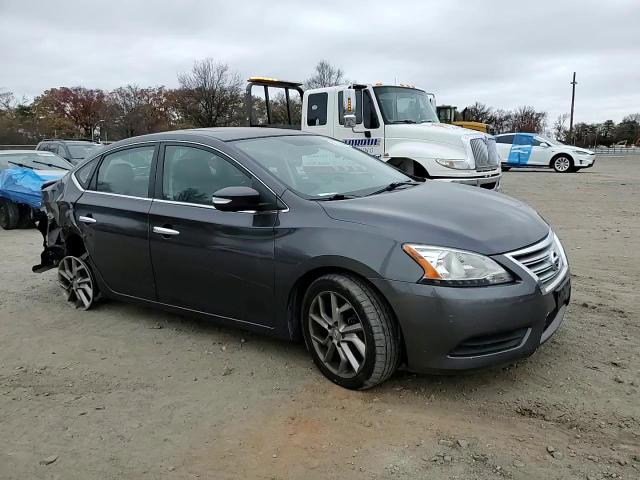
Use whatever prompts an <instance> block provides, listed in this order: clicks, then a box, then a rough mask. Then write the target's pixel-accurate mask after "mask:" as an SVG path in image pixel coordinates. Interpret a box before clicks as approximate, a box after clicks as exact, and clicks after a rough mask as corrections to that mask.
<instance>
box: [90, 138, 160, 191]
mask: <svg viewBox="0 0 640 480" xmlns="http://www.w3.org/2000/svg"><path fill="white" fill-rule="evenodd" d="M155 148H156V147H155V145H149V146H144V147H134V148H127V149H125V150H118V151H117V152H114V153H110V154H109V155H106V156H105V157H104V159H103V160H102V163H101V164H100V167H99V168H98V176H97V184H96V190H97V191H98V192H105V193H116V194H119V195H128V196H132V197H142V198H147V197H148V196H149V175H150V173H151V162H152V160H153V154H154V152H155ZM83 168H84V167H83Z"/></svg>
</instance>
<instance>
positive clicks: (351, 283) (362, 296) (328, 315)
mask: <svg viewBox="0 0 640 480" xmlns="http://www.w3.org/2000/svg"><path fill="white" fill-rule="evenodd" d="M301 314H302V330H303V334H304V338H305V342H306V345H307V348H308V350H309V352H310V353H311V356H312V358H313V361H314V363H315V364H316V366H317V367H318V368H319V369H320V371H321V372H322V373H323V374H324V375H325V376H326V377H327V378H328V379H329V380H331V381H332V382H334V383H336V384H338V385H340V386H342V387H344V388H348V389H351V390H364V389H367V388H371V387H373V386H375V385H378V384H380V383H382V382H384V381H385V380H386V379H387V378H389V377H390V376H391V375H392V374H393V373H394V372H395V371H396V369H397V367H398V363H399V358H400V350H401V346H400V332H399V329H398V326H397V324H396V322H395V320H394V318H393V315H392V314H391V311H390V310H389V307H388V306H387V305H386V303H385V302H384V300H383V299H382V298H380V296H379V295H378V293H377V292H375V291H374V290H373V289H372V288H371V287H369V286H368V285H367V284H366V283H365V282H363V281H362V280H360V279H359V278H357V277H355V276H351V275H343V274H329V275H324V276H322V277H320V278H318V279H317V280H316V281H314V282H313V283H312V284H311V285H310V286H309V288H308V289H307V291H306V293H305V295H304V299H303V302H302V312H301Z"/></svg>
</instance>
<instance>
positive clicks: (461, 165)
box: [435, 158, 475, 170]
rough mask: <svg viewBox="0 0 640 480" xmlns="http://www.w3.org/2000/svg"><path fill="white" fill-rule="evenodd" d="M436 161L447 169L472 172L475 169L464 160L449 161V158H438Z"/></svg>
mask: <svg viewBox="0 0 640 480" xmlns="http://www.w3.org/2000/svg"><path fill="white" fill-rule="evenodd" d="M435 161H436V162H437V163H439V164H440V165H442V166H443V167H447V168H455V169H456V170H472V169H473V168H475V167H474V166H472V165H470V163H469V162H468V161H467V160H466V159H464V158H461V159H449V158H436V159H435Z"/></svg>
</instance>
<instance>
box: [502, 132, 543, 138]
mask: <svg viewBox="0 0 640 480" xmlns="http://www.w3.org/2000/svg"><path fill="white" fill-rule="evenodd" d="M504 135H526V136H528V137H535V136H536V135H537V133H528V132H508V133H499V134H497V135H494V137H502V136H504Z"/></svg>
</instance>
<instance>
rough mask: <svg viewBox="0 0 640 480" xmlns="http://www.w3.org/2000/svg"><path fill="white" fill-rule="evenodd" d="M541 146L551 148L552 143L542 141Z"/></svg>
mask: <svg viewBox="0 0 640 480" xmlns="http://www.w3.org/2000/svg"><path fill="white" fill-rule="evenodd" d="M540 146H541V147H544V148H549V147H550V146H551V145H549V144H548V143H547V142H540Z"/></svg>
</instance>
